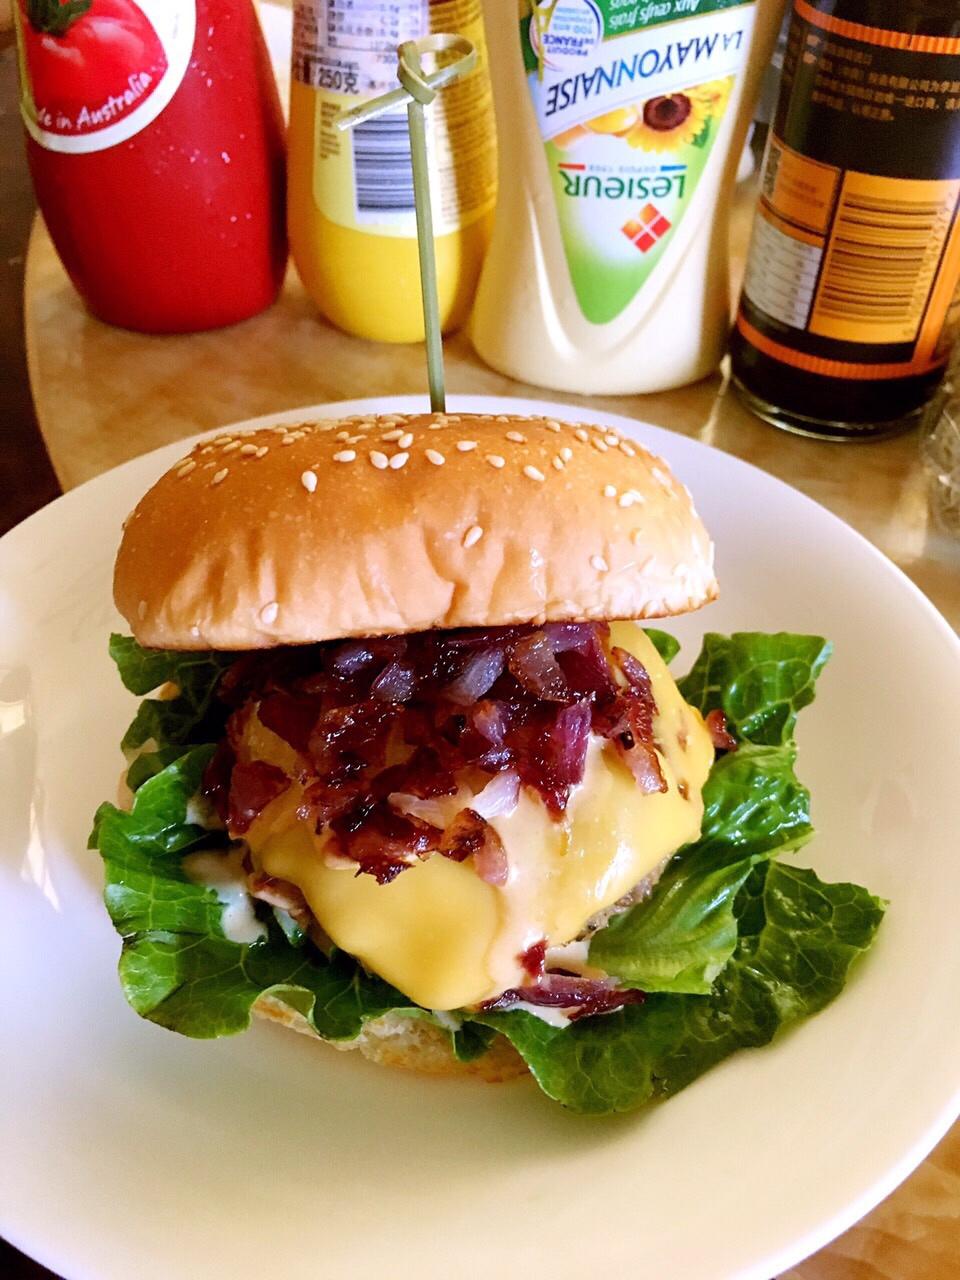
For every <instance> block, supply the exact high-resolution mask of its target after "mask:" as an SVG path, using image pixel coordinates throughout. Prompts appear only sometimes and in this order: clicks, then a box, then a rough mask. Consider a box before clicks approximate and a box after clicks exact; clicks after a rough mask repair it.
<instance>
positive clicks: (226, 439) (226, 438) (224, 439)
mask: <svg viewBox="0 0 960 1280" xmlns="http://www.w3.org/2000/svg"><path fill="white" fill-rule="evenodd" d="M232 440H233V436H217V438H216V440H214V442H213V443H214V444H230V443H231V442H232Z"/></svg>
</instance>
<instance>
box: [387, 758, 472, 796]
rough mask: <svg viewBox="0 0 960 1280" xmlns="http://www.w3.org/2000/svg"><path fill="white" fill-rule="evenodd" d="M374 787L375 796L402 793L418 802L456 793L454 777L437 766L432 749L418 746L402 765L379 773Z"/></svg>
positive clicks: (393, 766) (436, 759) (440, 765)
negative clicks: (415, 798) (413, 797)
mask: <svg viewBox="0 0 960 1280" xmlns="http://www.w3.org/2000/svg"><path fill="white" fill-rule="evenodd" d="M373 785H374V789H375V791H376V794H377V795H378V796H381V797H384V796H388V795H389V794H390V793H391V792H392V791H403V792H405V793H406V794H407V795H411V796H416V797H417V799H418V800H432V799H433V798H434V796H452V795H453V794H454V793H455V792H456V790H457V784H456V781H455V779H454V777H453V774H452V773H450V771H449V770H447V769H445V768H444V766H443V765H442V764H441V763H440V757H439V756H438V755H437V753H436V751H434V750H433V748H432V747H417V749H416V750H415V751H414V753H413V755H412V756H410V758H409V759H408V760H405V761H404V763H403V764H395V765H391V767H390V768H389V769H384V770H383V771H382V772H381V773H378V774H377V776H376V777H375V778H374V780H373Z"/></svg>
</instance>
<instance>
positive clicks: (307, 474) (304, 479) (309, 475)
mask: <svg viewBox="0 0 960 1280" xmlns="http://www.w3.org/2000/svg"><path fill="white" fill-rule="evenodd" d="M300 483H301V484H302V485H303V487H304V488H305V489H306V491H307V493H315V492H316V488H317V473H316V472H315V471H304V473H303V475H302V476H301V477H300Z"/></svg>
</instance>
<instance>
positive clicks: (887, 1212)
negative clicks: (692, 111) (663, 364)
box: [26, 198, 960, 1280]
mask: <svg viewBox="0 0 960 1280" xmlns="http://www.w3.org/2000/svg"><path fill="white" fill-rule="evenodd" d="M751 210H752V199H750V198H744V199H742V200H741V201H740V203H739V205H738V206H737V208H736V209H735V212H734V235H733V238H734V243H735V244H736V245H737V246H742V245H743V244H744V243H745V241H746V237H747V227H748V225H749V219H750V216H751ZM26 338H27V350H28V358H29V367H30V378H31V385H32V390H33V395H34V400H35V404H36V410H37V418H38V420H39V423H40V427H41V430H42V432H43V435H44V438H45V441H46V444H47V448H48V449H49V452H50V457H51V460H52V462H53V466H54V468H55V470H56V472H57V475H58V476H59V479H60V481H61V483H62V485H63V487H64V488H65V489H69V488H72V487H74V486H75V485H78V484H81V483H83V481H85V480H88V479H90V478H91V477H93V476H95V475H98V474H99V473H100V472H102V471H105V470H107V469H108V468H109V467H113V466H115V465H117V464H118V463H120V462H123V461H125V460H126V459H128V458H132V457H135V456H136V455H138V454H140V453H143V452H145V451H147V450H149V449H155V448H157V447H158V446H159V445H163V444H167V443H168V442H170V441H174V440H179V439H182V438H183V437H185V436H188V435H192V434H194V433H195V432H198V431H202V430H206V429H208V428H213V427H219V426H223V425H225V424H227V423H231V422H236V421H238V420H240V419H244V418H249V417H254V416H256V415H257V414H262V413H269V412H273V411H275V410H280V409H293V408H297V407H299V406H305V405H310V404H315V403H319V402H324V401H333V400H340V399H352V398H355V397H358V396H373V395H394V394H401V395H402V394H410V393H418V394H422V393H423V392H424V388H425V377H424V362H423V356H422V351H421V349H420V348H418V347H402V346H401V347H391V346H378V345H374V344H371V343H368V342H364V341H361V340H359V339H356V338H352V337H349V336H347V335H345V334H342V333H339V332H337V331H336V330H334V329H332V328H331V327H330V326H328V325H327V324H325V323H324V322H323V321H322V320H320V318H319V317H318V315H317V312H316V310H315V308H314V307H313V305H312V303H311V302H310V300H309V299H308V298H307V296H306V295H305V293H304V291H303V289H302V287H301V286H300V284H299V281H298V280H297V278H296V276H295V274H294V273H293V272H292V270H291V272H290V274H289V275H288V277H287V281H286V284H285V286H284V289H283V292H282V294H281V296H280V299H279V301H278V302H277V303H276V305H275V306H274V307H272V308H271V309H270V310H269V311H267V312H265V313H264V314H263V315H260V316H258V317H256V318H254V319H253V320H249V321H247V322H245V323H244V324H241V325H237V326H235V327H233V328H230V329H225V330H221V331H219V332H213V333H204V334H193V335H188V336H183V337H162V338H157V337H146V336H143V335H140V334H135V333H128V332H125V331H122V330H119V329H112V328H109V327H108V326H106V325H103V324H101V323H100V322H98V321H97V320H94V319H92V318H91V317H90V316H89V315H88V314H87V313H86V312H85V311H84V309H83V307H82V306H81V304H80V302H79V300H78V298H77V296H76V294H75V293H74V292H73V290H72V288H71V286H70V284H69V281H68V280H67V277H66V275H65V273H64V271H63V268H62V267H61V265H60V263H59V261H58V259H57V256H56V254H55V252H54V250H53V247H52V245H51V243H50V240H49V237H48V235H47V232H46V229H45V228H44V226H43V223H42V221H40V220H39V219H38V220H37V223H36V225H35V227H34V230H33V234H32V237H31V241H30V247H29V254H28V261H27V272H26ZM446 360H447V386H448V390H449V391H450V392H452V393H461V394H463V393H467V394H469V393H474V394H485V395H517V396H532V397H540V398H544V399H554V400H560V399H562V400H564V401H565V402H568V403H570V404H571V405H584V406H589V407H592V408H596V409H604V410H608V411H611V412H615V413H622V414H626V415H628V416H630V417H634V418H638V419H643V420H645V421H647V422H651V423H655V424H656V425H657V426H662V427H667V428H669V429H670V430H672V431H677V432H680V433H682V434H684V435H687V436H692V437H694V438H696V439H698V440H701V441H703V442H705V443H707V444H711V445H714V446H716V447H717V448H720V449H723V450H725V451H727V452H728V453H732V454H736V455H737V456H738V457H741V458H744V459H746V460H747V461H749V462H752V463H753V464H755V465H756V466H758V467H761V468H762V469H763V470H765V471H767V472H769V473H770V474H772V475H775V476H778V477H779V478H781V479H782V480H785V481H787V482H788V483H790V484H792V485H794V486H795V487H796V488H798V489H800V490H802V491H803V492H804V493H806V494H808V495H809V496H810V497H812V498H815V499H816V500H817V501H818V502H821V503H823V505H824V506H826V507H828V508H829V509H830V510H832V511H834V512H835V513H836V514H837V515H839V516H841V517H842V518H843V519H844V520H846V521H848V522H849V523H850V524H851V525H853V526H854V528H856V529H858V530H859V531H860V532H861V533H863V534H864V535H865V536H866V537H867V538H869V539H870V541H871V542H873V543H874V544H875V545H876V546H877V547H879V548H880V549H881V550H882V551H883V552H885V553H886V554H887V555H888V556H889V557H890V558H891V559H892V560H893V561H894V562H895V563H896V564H898V565H899V566H900V567H901V568H902V569H903V571H904V572H905V573H906V574H908V575H909V576H910V577H911V578H912V579H913V581H914V582H915V583H916V584H917V585H918V586H919V587H920V588H921V590H922V591H924V592H925V593H926V594H927V595H928V596H929V597H930V599H931V600H932V601H933V602H934V604H935V605H936V606H937V607H938V608H939V609H940V611H941V612H942V613H943V614H944V615H945V617H946V618H947V619H948V620H949V621H950V622H951V624H952V625H953V626H954V627H955V628H960V541H958V540H956V539H954V538H951V537H949V536H948V535H947V534H945V533H942V532H940V531H938V529H937V527H936V523H935V521H934V519H933V517H932V514H931V511H930V507H929V503H928V476H927V474H926V472H925V470H924V467H923V464H922V462H921V459H920V455H919V448H918V440H917V436H916V434H912V435H906V436H901V437H899V438H897V439H893V440H887V441H882V442H878V443H872V444H855V445H836V444H827V443H820V442H816V441H811V440H804V439H800V438H798V437H794V436H790V435H787V434H785V433H782V432H779V431H776V430H774V429H773V428H771V427H768V426H766V425H764V424H763V423H761V422H760V421H758V420H757V419H756V418H754V417H753V416H751V415H750V414H749V413H748V412H747V411H746V410H745V409H744V408H743V407H742V406H741V405H740V404H739V403H738V401H737V400H736V398H735V397H734V396H733V395H732V393H730V392H729V391H728V388H727V386H726V383H725V379H724V378H723V376H722V375H721V374H717V375H716V376H714V377H712V378H709V379H707V380H706V381H704V382H701V383H698V384H696V385H695V386H692V387H685V388H683V389H681V390H677V391H671V392H668V393H663V394H659V395H651V396H643V397H618V396H610V397H596V398H591V399H589V400H587V399H584V398H580V397H576V396H569V395H567V396H562V397H561V396H559V395H552V394H551V393H550V392H544V391H542V390H540V389H538V388H534V387H531V386H529V385H527V384H524V383H517V382H514V381H512V380H511V379H508V378H505V377H502V376H500V375H499V374H497V373H494V372H493V371H492V370H490V369H487V368H485V367H484V366H483V365H482V364H481V363H480V361H479V360H478V359H477V357H476V356H475V355H474V354H473V352H472V350H471V348H470V344H469V342H468V340H467V338H466V336H465V335H464V334H457V335H454V336H453V337H451V338H450V339H448V341H447V344H446ZM956 1275H960V1124H958V1125H957V1126H955V1127H954V1129H953V1130H952V1131H951V1132H950V1133H949V1134H948V1135H947V1137H946V1138H945V1139H944V1140H943V1141H942V1142H941V1144H940V1146H939V1147H938V1148H937V1149H936V1150H935V1151H934V1152H933V1153H932V1154H931V1155H930V1156H929V1157H928V1159H927V1160H926V1161H924V1163H923V1164H922V1165H921V1166H920V1168H919V1169H918V1170H917V1171H916V1172H915V1173H914V1174H913V1175H912V1176H911V1177H910V1178H909V1179H908V1180H907V1181H906V1182H905V1183H904V1184H903V1185H902V1186H901V1187H900V1188H899V1189H898V1190H897V1191H895V1192H894V1193H893V1194H892V1195H891V1196H890V1197H889V1198H888V1199H887V1200H886V1201H885V1202H884V1203H883V1204H881V1205H880V1206H879V1207H878V1208H876V1209H875V1210H874V1211H873V1212H872V1213H870V1214H869V1215H868V1216H867V1217H866V1218H864V1219H863V1220H862V1221H861V1222H860V1223H859V1224H858V1225H857V1226H855V1227H853V1228H852V1229H851V1230H849V1231H847V1232H846V1233H845V1234H844V1235H843V1236H841V1237H840V1238H839V1239H837V1240H835V1241H834V1242H833V1243H832V1244H830V1245H828V1246H827V1247H826V1248H825V1249H823V1250H821V1251H820V1252H819V1253H818V1254H816V1255H814V1256H813V1257H811V1258H809V1259H807V1260H806V1261H805V1262H803V1263H801V1264H800V1265H799V1266H797V1267H795V1268H794V1269H793V1270H792V1271H790V1272H789V1273H788V1274H787V1275H786V1276H784V1277H783V1278H782V1280H948V1278H949V1277H953V1276H956ZM665 1280H667V1278H665Z"/></svg>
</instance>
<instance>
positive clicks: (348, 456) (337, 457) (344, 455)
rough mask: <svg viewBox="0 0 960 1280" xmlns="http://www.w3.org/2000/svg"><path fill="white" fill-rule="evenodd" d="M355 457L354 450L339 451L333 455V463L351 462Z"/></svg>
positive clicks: (355, 452)
mask: <svg viewBox="0 0 960 1280" xmlns="http://www.w3.org/2000/svg"><path fill="white" fill-rule="evenodd" d="M356 456H357V451H356V450H355V449H341V450H340V452H339V453H335V454H334V455H333V460H334V462H352V461H353V460H354V458H355V457H356Z"/></svg>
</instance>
